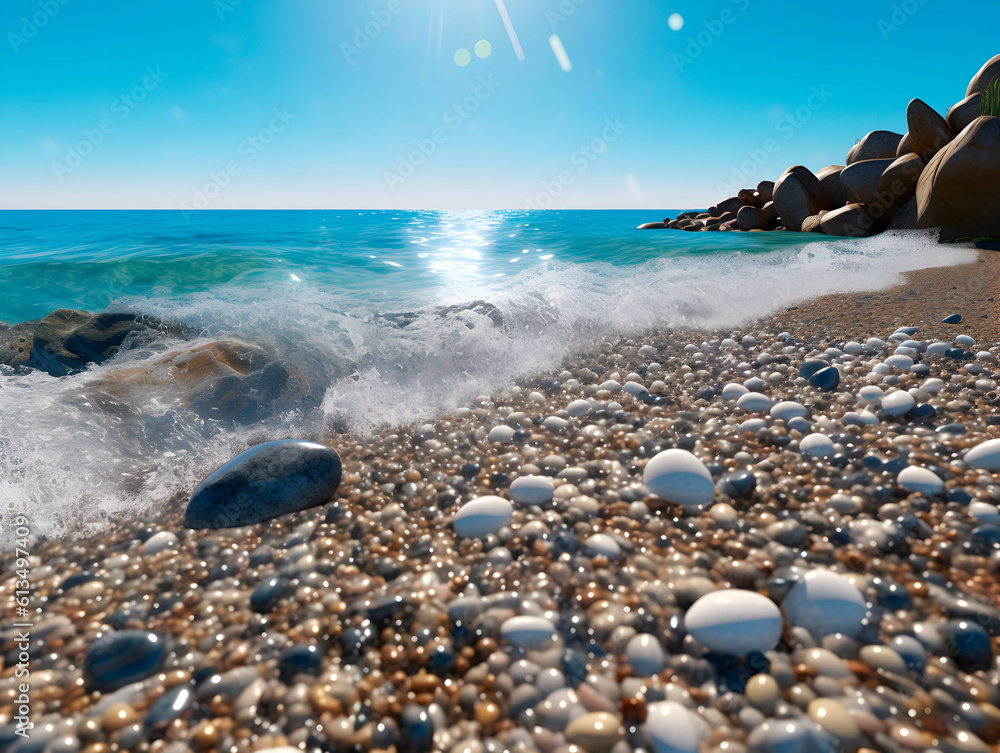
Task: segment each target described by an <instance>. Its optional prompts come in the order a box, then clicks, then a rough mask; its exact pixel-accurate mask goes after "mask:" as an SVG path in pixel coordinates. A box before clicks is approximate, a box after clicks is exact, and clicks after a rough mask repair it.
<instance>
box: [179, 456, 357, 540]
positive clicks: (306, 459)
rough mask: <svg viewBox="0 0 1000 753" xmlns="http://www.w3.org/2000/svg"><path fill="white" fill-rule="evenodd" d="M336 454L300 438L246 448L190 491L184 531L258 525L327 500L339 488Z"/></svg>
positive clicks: (339, 474) (339, 469)
mask: <svg viewBox="0 0 1000 753" xmlns="http://www.w3.org/2000/svg"><path fill="white" fill-rule="evenodd" d="M340 476H341V464H340V456H339V455H337V452H336V451H335V450H333V449H332V448H330V447H327V446H326V445H322V444H318V443H316V442H307V441H305V440H300V439H280V440H277V441H275V442H265V443H264V444H259V445H257V446H256V447H251V448H250V449H249V450H247V451H246V452H243V453H241V454H239V455H237V456H236V457H235V458H233V459H232V460H230V461H229V462H228V463H226V464H225V465H224V466H222V467H221V468H219V469H218V470H216V471H215V472H213V473H212V474H211V475H209V476H208V478H206V479H205V480H204V481H202V482H201V484H199V486H198V488H197V489H195V491H194V494H192V495H191V501H190V502H188V506H187V512H186V513H185V516H184V524H185V525H186V526H187V527H188V528H212V529H215V528H234V527H238V526H245V525H251V524H253V523H262V522H264V521H266V520H271V519H272V518H276V517H278V516H281V515H287V514H288V513H291V512H298V511H300V510H306V509H308V508H310V507H315V506H317V505H321V504H323V503H324V502H326V501H328V500H329V499H330V497H332V496H333V494H334V492H336V491H337V487H338V486H339V485H340Z"/></svg>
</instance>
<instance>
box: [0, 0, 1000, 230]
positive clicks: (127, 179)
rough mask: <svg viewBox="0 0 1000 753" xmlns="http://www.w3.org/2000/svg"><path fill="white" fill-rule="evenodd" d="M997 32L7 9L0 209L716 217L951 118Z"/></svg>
mask: <svg viewBox="0 0 1000 753" xmlns="http://www.w3.org/2000/svg"><path fill="white" fill-rule="evenodd" d="M500 6H503V7H504V8H505V9H506V11H507V13H508V15H509V18H510V22H511V27H512V29H513V31H514V35H515V37H516V40H517V43H518V44H519V46H520V48H521V52H522V56H523V60H521V59H519V58H518V55H517V54H516V51H515V46H514V41H513V39H512V38H511V37H510V35H509V34H508V31H507V29H506V28H505V24H504V22H503V19H502V16H501V12H500ZM674 14H676V16H675V15H674ZM672 17H673V19H672ZM678 17H680V18H682V19H683V26H682V27H680V28H675V27H679V26H680V24H679V22H678V21H679V19H678ZM997 21H1000V7H998V6H997V3H996V0H989V1H988V2H986V1H984V2H964V3H949V4H943V3H942V2H941V0H905V2H899V1H897V0H864V1H861V0H848V1H842V2H839V3H836V4H833V3H822V4H820V3H803V2H801V0H772V1H771V2H765V0H669V1H666V0H664V1H661V0H503V2H499V3H498V2H496V0H280V2H279V0H270V1H268V0H173V1H171V2H165V1H160V2H156V1H155V0H154V1H151V2H142V3H138V2H134V0H4V1H3V3H2V5H0V34H2V39H0V207H4V208H146V207H148V208H167V209H174V208H180V207H198V208H201V207H205V208H215V209H223V208H267V207H273V208H378V207H399V208H504V207H509V208H525V207H528V206H537V207H554V208H577V207H579V208H598V207H606V208H647V207H648V208H650V209H653V210H659V209H662V208H666V207H680V206H707V205H709V204H710V203H713V202H715V201H717V200H719V199H721V198H725V196H726V195H729V193H730V192H731V189H732V187H733V185H734V184H735V183H743V184H746V185H756V183H757V182H758V181H759V180H761V179H774V178H775V177H777V176H778V175H779V174H780V173H781V172H782V171H783V170H784V168H785V167H787V166H789V165H792V164H796V163H802V164H805V165H807V166H808V167H810V168H812V169H814V170H815V169H819V168H821V167H824V166H825V165H828V164H843V160H844V157H845V155H846V153H847V151H848V150H849V148H850V147H851V146H852V145H853V143H854V140H855V139H856V138H860V137H862V136H863V135H864V134H865V133H867V132H868V131H870V130H873V129H878V128H885V129H890V130H896V131H900V132H902V131H905V129H906V126H905V109H906V104H907V102H908V101H909V100H910V99H911V98H912V97H920V98H921V99H924V100H925V101H927V102H928V103H929V104H931V105H932V106H933V107H935V108H937V109H938V110H939V111H941V112H944V111H945V110H946V109H947V108H948V107H949V106H951V105H952V104H954V103H955V102H957V101H959V100H961V99H962V98H963V97H964V95H965V87H966V85H967V84H968V81H969V79H970V78H971V77H972V76H973V74H974V73H975V72H976V71H977V70H978V69H979V67H980V66H981V65H982V64H983V63H984V62H985V61H986V60H988V59H989V58H990V57H992V56H993V55H995V54H997V53H998V52H1000V45H998V43H997V38H996V28H997ZM553 35H557V36H558V42H559V44H561V46H562V48H563V49H564V50H565V54H566V56H567V57H568V65H567V64H566V63H567V61H566V60H565V59H564V60H563V61H562V64H561V63H560V60H559V59H558V58H557V56H556V54H555V52H554V47H553V40H552V39H551V38H552V36H553ZM484 40H485V43H487V44H484V43H483V41H484ZM477 46H478V47H477ZM557 46H558V45H557ZM463 51H464V52H463ZM477 53H478V54H477ZM459 63H463V64H464V65H460V64H459ZM566 68H569V70H565V69H566ZM736 187H739V186H736Z"/></svg>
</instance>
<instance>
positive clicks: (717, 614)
mask: <svg viewBox="0 0 1000 753" xmlns="http://www.w3.org/2000/svg"><path fill="white" fill-rule="evenodd" d="M684 627H685V629H686V630H687V631H688V632H689V633H690V634H691V636H692V637H693V638H694V639H695V640H696V641H698V643H700V644H701V645H703V646H705V647H706V648H708V649H711V650H712V651H717V652H719V653H722V654H732V655H734V656H745V655H746V654H749V653H752V652H755V651H759V652H764V651H770V650H771V649H773V648H774V647H775V646H777V645H778V641H779V640H780V638H781V611H780V610H779V609H778V607H777V605H776V604H775V603H774V602H773V601H771V600H770V599H769V598H767V597H766V596H762V595H761V594H758V593H755V592H753V591H743V590H741V589H725V590H721V591H713V592H712V593H709V594H705V595H704V596H702V597H701V598H700V599H698V600H697V601H696V602H695V603H694V604H692V605H691V608H690V609H688V611H687V614H685V615H684Z"/></svg>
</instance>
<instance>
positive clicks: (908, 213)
mask: <svg viewBox="0 0 1000 753" xmlns="http://www.w3.org/2000/svg"><path fill="white" fill-rule="evenodd" d="M916 229H917V195H916V194H914V195H913V196H911V197H910V199H909V201H907V202H906V203H905V204H903V206H901V207H900V208H899V209H898V210H897V212H896V214H895V215H894V216H893V218H892V220H891V221H890V222H889V226H888V227H887V228H886V230H916Z"/></svg>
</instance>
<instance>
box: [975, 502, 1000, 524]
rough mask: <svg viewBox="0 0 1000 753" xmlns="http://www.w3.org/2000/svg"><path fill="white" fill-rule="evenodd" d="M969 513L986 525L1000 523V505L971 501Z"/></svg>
mask: <svg viewBox="0 0 1000 753" xmlns="http://www.w3.org/2000/svg"><path fill="white" fill-rule="evenodd" d="M969 515H971V516H972V517H973V518H976V519H977V520H978V521H979V522H980V523H985V524H986V525H1000V507H997V506H996V505H994V504H990V503H989V502H983V501H981V500H977V501H975V502H970V503H969Z"/></svg>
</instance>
